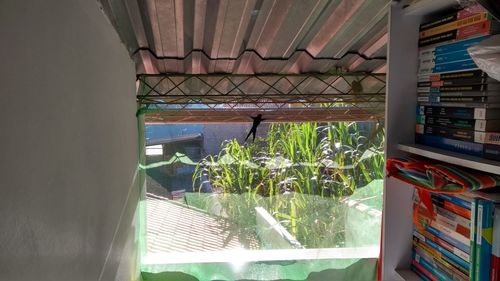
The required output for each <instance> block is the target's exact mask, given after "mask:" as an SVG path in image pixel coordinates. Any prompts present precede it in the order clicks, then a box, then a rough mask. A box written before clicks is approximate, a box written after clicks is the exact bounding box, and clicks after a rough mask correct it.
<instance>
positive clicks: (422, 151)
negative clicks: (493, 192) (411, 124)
mask: <svg viewBox="0 0 500 281" xmlns="http://www.w3.org/2000/svg"><path fill="white" fill-rule="evenodd" d="M398 149H399V150H401V151H405V152H409V153H412V154H416V155H420V156H424V157H427V158H431V159H435V160H439V161H443V162H447V163H450V164H455V165H458V166H462V167H466V168H471V169H476V170H479V171H483V172H487V173H492V174H496V175H500V162H497V161H493V160H487V159H483V158H479V157H474V156H469V155H466V154H461V153H456V152H452V151H447V150H443V149H438V148H434V147H429V146H425V145H420V144H398Z"/></svg>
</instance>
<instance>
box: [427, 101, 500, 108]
mask: <svg viewBox="0 0 500 281" xmlns="http://www.w3.org/2000/svg"><path fill="white" fill-rule="evenodd" d="M419 105H422V106H436V107H469V108H484V109H500V103H491V102H457V101H453V102H445V101H440V102H419Z"/></svg>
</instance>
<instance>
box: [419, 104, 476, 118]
mask: <svg viewBox="0 0 500 281" xmlns="http://www.w3.org/2000/svg"><path fill="white" fill-rule="evenodd" d="M417 114H419V115H425V116H428V115H430V116H448V117H456V118H463V119H474V116H475V111H474V109H473V108H450V107H438V106H422V105H420V106H417Z"/></svg>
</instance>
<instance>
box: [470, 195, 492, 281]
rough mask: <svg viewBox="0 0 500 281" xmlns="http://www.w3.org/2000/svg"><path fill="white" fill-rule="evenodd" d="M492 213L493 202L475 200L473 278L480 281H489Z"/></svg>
mask: <svg viewBox="0 0 500 281" xmlns="http://www.w3.org/2000/svg"><path fill="white" fill-rule="evenodd" d="M494 211H495V206H494V204H493V202H491V201H487V200H482V199H479V200H477V232H476V243H475V245H476V262H475V273H476V274H475V276H476V280H480V281H482V280H490V269H491V253H492V240H493V216H494Z"/></svg>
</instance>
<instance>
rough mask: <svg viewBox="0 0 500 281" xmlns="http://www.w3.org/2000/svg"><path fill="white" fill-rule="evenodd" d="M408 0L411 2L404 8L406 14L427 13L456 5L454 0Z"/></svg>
mask: <svg viewBox="0 0 500 281" xmlns="http://www.w3.org/2000/svg"><path fill="white" fill-rule="evenodd" d="M407 2H408V1H407ZM409 2H411V3H410V4H409V5H408V7H406V8H405V9H404V11H405V13H406V14H407V15H427V14H430V13H433V12H435V11H440V10H443V9H446V8H450V7H453V6H456V5H457V1H456V0H440V1H436V0H419V1H409Z"/></svg>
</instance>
